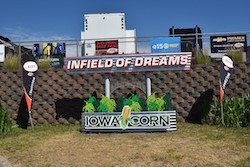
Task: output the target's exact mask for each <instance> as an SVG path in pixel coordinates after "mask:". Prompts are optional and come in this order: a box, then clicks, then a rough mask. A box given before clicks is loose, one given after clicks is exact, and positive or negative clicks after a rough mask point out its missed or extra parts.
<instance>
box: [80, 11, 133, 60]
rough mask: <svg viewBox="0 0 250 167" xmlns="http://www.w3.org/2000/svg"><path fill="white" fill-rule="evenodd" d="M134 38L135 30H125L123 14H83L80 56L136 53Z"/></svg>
mask: <svg viewBox="0 0 250 167" xmlns="http://www.w3.org/2000/svg"><path fill="white" fill-rule="evenodd" d="M135 37H136V31H135V30H126V24H125V14H124V13H98V14H85V15H84V31H81V40H82V44H83V48H82V55H83V56H92V55H100V54H128V53H136V42H135Z"/></svg>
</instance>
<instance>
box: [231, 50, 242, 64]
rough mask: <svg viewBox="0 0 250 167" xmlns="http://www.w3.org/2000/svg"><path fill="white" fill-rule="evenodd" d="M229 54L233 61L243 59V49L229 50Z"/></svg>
mask: <svg viewBox="0 0 250 167" xmlns="http://www.w3.org/2000/svg"><path fill="white" fill-rule="evenodd" d="M227 54H228V55H229V56H230V57H231V58H232V60H233V62H242V61H243V57H242V55H243V52H242V50H238V51H228V52H227Z"/></svg>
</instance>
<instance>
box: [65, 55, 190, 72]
mask: <svg viewBox="0 0 250 167" xmlns="http://www.w3.org/2000/svg"><path fill="white" fill-rule="evenodd" d="M191 62H192V52H178V53H150V54H131V55H107V56H89V57H69V58H64V65H65V68H66V72H67V73H68V74H87V73H114V72H139V71H167V70H185V71H188V70H190V68H191Z"/></svg>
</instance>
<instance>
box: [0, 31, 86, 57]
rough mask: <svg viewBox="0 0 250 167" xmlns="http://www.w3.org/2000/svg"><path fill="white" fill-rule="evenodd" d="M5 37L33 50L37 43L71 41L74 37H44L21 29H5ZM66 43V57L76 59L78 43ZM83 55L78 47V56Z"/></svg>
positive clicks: (56, 35)
mask: <svg viewBox="0 0 250 167" xmlns="http://www.w3.org/2000/svg"><path fill="white" fill-rule="evenodd" d="M2 35H3V36H4V37H6V38H9V39H10V40H11V41H12V42H14V43H15V42H18V43H20V44H21V45H22V46H25V47H27V48H31V49H32V48H33V45H34V44H35V43H47V42H49V41H53V42H54V41H55V42H56V41H60V42H63V40H71V39H72V37H70V36H68V35H58V34H54V35H52V36H48V35H44V34H41V33H38V32H32V31H30V30H27V29H23V28H21V27H16V28H5V32H4V33H3V34H2ZM65 43H66V56H67V57H75V56H77V47H76V41H65ZM80 55H81V48H80V46H79V47H78V56H80Z"/></svg>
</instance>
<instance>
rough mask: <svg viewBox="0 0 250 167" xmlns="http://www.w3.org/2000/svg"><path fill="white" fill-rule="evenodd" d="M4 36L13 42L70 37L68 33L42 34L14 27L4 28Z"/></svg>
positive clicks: (65, 38)
mask: <svg viewBox="0 0 250 167" xmlns="http://www.w3.org/2000/svg"><path fill="white" fill-rule="evenodd" d="M3 36H4V37H7V38H9V39H10V40H11V41H13V42H15V41H16V42H28V41H55V40H69V39H72V38H71V37H70V36H68V35H58V34H55V35H52V36H48V35H44V34H41V33H39V32H32V31H30V30H27V29H24V28H21V27H16V28H10V27H9V28H5V33H3Z"/></svg>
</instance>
